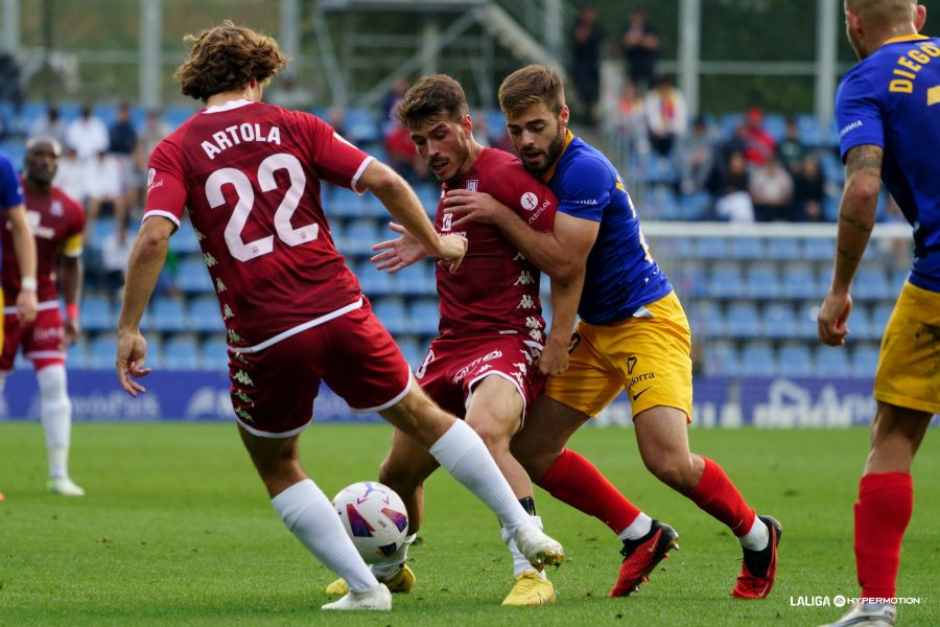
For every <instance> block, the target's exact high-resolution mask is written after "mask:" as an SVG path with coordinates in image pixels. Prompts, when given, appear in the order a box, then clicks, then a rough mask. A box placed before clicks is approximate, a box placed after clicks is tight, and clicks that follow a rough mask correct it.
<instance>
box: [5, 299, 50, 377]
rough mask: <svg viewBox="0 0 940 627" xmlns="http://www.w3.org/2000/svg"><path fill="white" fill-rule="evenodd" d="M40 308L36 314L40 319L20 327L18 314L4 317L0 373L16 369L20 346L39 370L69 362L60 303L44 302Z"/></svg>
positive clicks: (25, 355) (8, 314)
mask: <svg viewBox="0 0 940 627" xmlns="http://www.w3.org/2000/svg"><path fill="white" fill-rule="evenodd" d="M40 307H41V309H40V310H39V311H38V312H36V319H35V320H33V322H32V323H30V324H28V325H25V326H24V325H22V324H20V319H19V318H18V317H17V315H16V313H15V311H14V313H5V314H4V316H3V353H2V354H0V372H6V371H8V370H12V369H13V362H14V360H15V359H16V351H17V349H19V348H20V347H22V348H23V356H24V357H26V358H27V359H29V360H31V361H32V362H33V367H34V368H36V370H41V369H42V368H45V367H46V366H52V365H54V364H64V363H65V351H64V350H63V348H62V347H63V343H64V340H65V330H64V329H63V328H62V313H61V312H60V311H59V303H58V302H52V303H50V304H48V305H47V303H41V304H40Z"/></svg>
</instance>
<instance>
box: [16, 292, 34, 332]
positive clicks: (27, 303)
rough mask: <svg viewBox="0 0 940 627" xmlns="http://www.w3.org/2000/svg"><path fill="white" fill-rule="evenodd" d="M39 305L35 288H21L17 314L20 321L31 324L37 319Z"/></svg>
mask: <svg viewBox="0 0 940 627" xmlns="http://www.w3.org/2000/svg"><path fill="white" fill-rule="evenodd" d="M37 306H38V304H37V303H36V291H35V290H20V294H19V296H17V297H16V314H17V315H18V316H19V318H20V322H22V323H23V324H29V323H30V322H32V321H33V320H35V319H36V308H37Z"/></svg>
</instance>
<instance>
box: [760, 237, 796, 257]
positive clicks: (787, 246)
mask: <svg viewBox="0 0 940 627" xmlns="http://www.w3.org/2000/svg"><path fill="white" fill-rule="evenodd" d="M765 254H766V258H767V259H769V260H774V261H796V260H797V259H799V258H800V256H801V255H802V252H801V251H800V241H799V240H797V239H793V238H792V237H772V238H770V239H769V240H767V250H766V251H765Z"/></svg>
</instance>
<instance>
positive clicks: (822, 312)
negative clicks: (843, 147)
mask: <svg viewBox="0 0 940 627" xmlns="http://www.w3.org/2000/svg"><path fill="white" fill-rule="evenodd" d="M883 156H884V152H883V150H882V149H881V148H880V147H878V146H873V145H867V144H866V145H862V146H856V147H855V148H852V149H851V150H849V152H848V154H847V155H846V160H845V189H844V191H843V193H842V205H841V206H840V208H839V233H838V239H837V240H836V258H835V270H834V272H833V274H832V286H831V287H830V288H829V293H828V294H827V295H826V299H825V300H824V301H823V304H822V306H821V307H820V309H819V320H818V322H819V338H820V339H821V340H822V341H823V343H825V344H828V345H830V346H839V345H841V344H844V343H845V336H846V335H847V334H848V327H847V326H846V320H847V319H848V317H849V313H850V312H851V310H852V298H851V296H850V295H849V289H850V288H851V286H852V280H853V279H854V278H855V272H856V270H858V264H859V262H861V260H862V256H863V255H864V254H865V248H866V246H868V239H869V237H870V236H871V232H872V229H873V228H874V227H875V212H876V210H877V208H878V194H879V193H880V192H881V164H882V160H883Z"/></svg>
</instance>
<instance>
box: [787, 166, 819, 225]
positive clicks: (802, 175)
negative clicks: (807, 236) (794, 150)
mask: <svg viewBox="0 0 940 627" xmlns="http://www.w3.org/2000/svg"><path fill="white" fill-rule="evenodd" d="M793 180H794V191H793V211H792V214H791V218H790V219H791V220H793V221H794V222H823V221H825V219H826V216H825V214H824V213H823V202H824V201H825V199H826V178H825V175H824V174H823V171H822V168H821V167H820V165H819V157H817V156H816V155H813V154H810V155H807V156H806V158H804V159H803V161H801V162H800V163H799V167H798V168H797V174H796V176H794V177H793Z"/></svg>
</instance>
